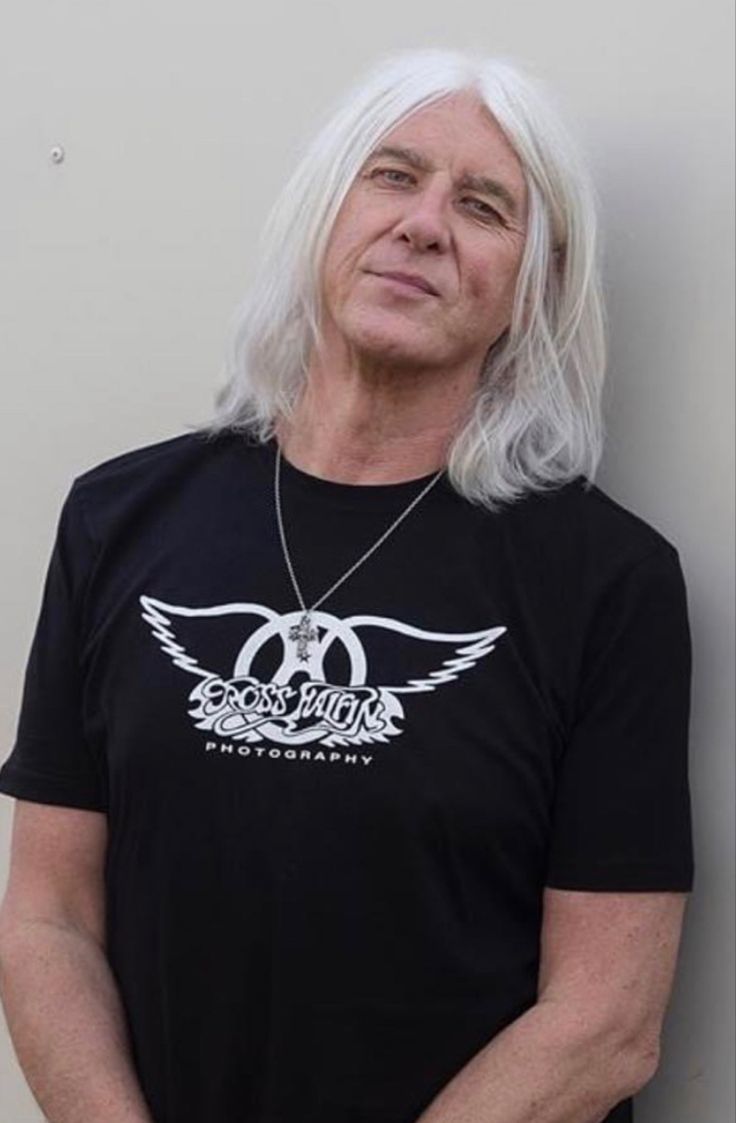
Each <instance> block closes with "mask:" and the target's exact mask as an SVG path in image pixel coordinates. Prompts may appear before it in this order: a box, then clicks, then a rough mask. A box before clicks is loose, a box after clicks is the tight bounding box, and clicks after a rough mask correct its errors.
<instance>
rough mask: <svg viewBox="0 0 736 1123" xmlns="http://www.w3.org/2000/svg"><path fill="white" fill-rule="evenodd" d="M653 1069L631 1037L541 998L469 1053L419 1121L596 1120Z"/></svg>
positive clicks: (539, 1122) (534, 1122)
mask: <svg viewBox="0 0 736 1123" xmlns="http://www.w3.org/2000/svg"><path fill="white" fill-rule="evenodd" d="M654 1067H655V1062H654V1061H653V1059H652V1058H650V1059H649V1060H647V1059H646V1058H645V1057H642V1051H641V1048H640V1047H639V1046H638V1045H636V1044H635V1043H634V1042H633V1041H627V1040H626V1039H625V1038H624V1037H623V1036H621V1037H620V1038H617V1037H616V1036H615V1035H614V1034H612V1033H611V1031H610V1030H604V1029H602V1028H594V1026H593V1025H592V1024H591V1022H589V1023H588V1024H586V1020H585V1018H584V1017H582V1016H580V1015H578V1016H576V1017H575V1018H571V1017H570V1016H569V1015H568V1014H567V1013H561V1012H560V1011H559V1010H558V1009H556V1008H555V1006H554V1005H553V1004H552V1003H548V1004H545V1003H540V1004H538V1005H536V1006H533V1007H532V1008H531V1009H530V1010H528V1011H527V1012H526V1013H525V1014H523V1015H522V1016H521V1017H520V1018H517V1020H516V1021H514V1022H512V1023H511V1025H509V1026H507V1027H506V1029H505V1030H503V1032H501V1033H500V1034H498V1035H497V1036H496V1037H494V1038H493V1040H492V1041H490V1042H489V1044H488V1045H486V1046H485V1047H484V1048H483V1049H481V1051H480V1052H479V1053H477V1054H476V1055H475V1056H474V1057H472V1058H471V1059H470V1061H469V1062H468V1063H467V1064H466V1065H465V1066H464V1067H463V1068H462V1069H461V1070H460V1072H458V1073H457V1074H456V1075H455V1076H454V1077H453V1079H452V1080H451V1081H450V1082H449V1083H448V1084H447V1085H446V1086H445V1087H444V1088H442V1090H441V1091H440V1092H439V1094H438V1095H437V1096H436V1097H435V1099H434V1100H433V1101H432V1103H431V1104H430V1105H429V1106H428V1107H427V1108H426V1110H425V1111H424V1112H423V1113H422V1115H421V1116H420V1117H419V1120H417V1123H601V1120H604V1119H605V1117H606V1115H607V1114H608V1113H609V1112H610V1111H611V1110H612V1109H613V1108H614V1107H615V1106H616V1104H618V1103H620V1102H621V1101H622V1100H624V1099H626V1098H627V1096H630V1095H633V1094H634V1093H635V1092H637V1091H638V1090H639V1089H640V1088H641V1087H643V1085H644V1084H646V1083H647V1080H648V1079H649V1078H650V1076H651V1075H652V1074H653V1070H654Z"/></svg>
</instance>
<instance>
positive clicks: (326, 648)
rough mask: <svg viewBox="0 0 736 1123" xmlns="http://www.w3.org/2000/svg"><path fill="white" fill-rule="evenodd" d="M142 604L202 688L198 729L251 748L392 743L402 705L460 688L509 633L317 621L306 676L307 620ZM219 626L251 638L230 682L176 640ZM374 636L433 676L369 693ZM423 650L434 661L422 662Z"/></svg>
mask: <svg viewBox="0 0 736 1123" xmlns="http://www.w3.org/2000/svg"><path fill="white" fill-rule="evenodd" d="M139 599H140V604H141V606H142V616H143V619H144V620H145V621H146V623H147V624H148V625H149V626H150V628H151V631H152V633H153V635H154V637H155V639H156V640H157V641H158V643H159V645H160V647H161V649H162V651H164V652H165V653H166V654H167V655H168V656H169V657H170V659H171V660H172V662H173V664H174V665H175V666H177V667H179V668H180V669H181V670H183V671H186V672H187V674H189V675H192V676H194V677H195V678H196V680H197V681H196V683H195V685H194V686H193V688H192V690H191V691H190V693H189V698H188V701H189V702H190V704H191V705H190V709H189V711H188V712H189V715H190V717H191V718H192V719H193V720H194V724H195V727H196V728H197V729H205V730H211V731H213V732H214V733H216V734H218V735H219V736H222V737H228V738H230V739H232V740H240V741H247V742H257V741H262V740H266V739H267V740H269V741H273V742H277V743H280V744H288V745H298V744H306V743H308V742H314V741H319V742H320V743H321V744H323V745H328V746H349V745H364V744H372V743H376V742H388V741H389V739H390V738H392V737H395V736H396V735H397V734H399V733H401V726H400V724H399V723H400V722H401V720H402V719H403V718H404V716H405V715H404V707H403V705H402V702H401V696H402V695H405V694H416V693H420V692H426V691H433V690H436V689H437V687H439V686H442V685H444V684H445V683H449V682H452V681H453V680H455V679H457V678H458V676H459V675H461V674H462V673H463V672H464V671H467V670H468V669H469V668H471V667H473V666H474V665H475V664H476V663H477V662H478V660H480V659H482V658H483V657H484V656H486V655H488V654H489V653H490V652H491V651H493V649H494V647H495V646H496V641H497V640H498V639H499V637H500V636H502V635H503V633H504V632H505V631H506V628H505V627H502V626H501V627H495V628H485V629H482V630H481V631H477V632H435V631H429V630H427V629H425V628H418V627H415V626H414V625H412V624H406V623H404V622H403V621H400V620H394V619H391V618H389V617H385V616H368V615H364V616H349V617H345V618H340V617H338V616H333V615H332V614H331V613H328V612H322V611H314V612H312V613H311V614H310V628H311V630H310V633H309V638H310V641H311V650H310V654H309V656H308V666H306V665H305V658H304V655H303V654H301V651H302V648H301V647H300V644H299V641H298V640H296V639H295V637H296V636H298V635H302V636H303V634H304V633H303V621H304V616H303V613H301V612H291V613H279V612H275V611H273V610H272V609H270V608H267V607H266V606H265V605H262V604H256V603H252V602H251V603H249V602H234V603H230V604H218V605H212V606H210V607H204V608H189V607H186V606H184V605H176V604H167V603H166V602H165V601H161V600H157V599H156V598H155V597H150V596H141V597H140V598H139ZM214 617H223V618H227V619H228V621H229V622H230V623H231V624H233V623H235V624H237V625H238V627H239V623H238V622H239V619H240V618H242V623H243V627H244V630H245V632H246V638H245V640H244V641H243V642H242V643H241V644H240V647H239V649H238V650H237V652H236V655H235V660H234V664H233V667H232V670H231V672H230V673H229V674H223V673H222V671H221V670H212V669H210V668H208V667H206V666H202V664H201V663H200V661H199V659H198V658H197V657H196V656H195V655H193V654H192V653H191V652H190V651H188V650H187V649H186V647H185V646H184V645H183V644H182V643H181V642H180V641H179V639H178V638H177V628H178V629H179V631H181V629H182V626H183V622H184V621H185V620H191V619H192V618H198V619H201V620H204V619H205V618H214ZM300 629H302V630H300ZM375 630H377V631H375ZM371 635H375V636H380V638H381V640H382V642H384V643H385V642H386V641H387V640H391V639H393V640H394V641H396V640H398V639H399V638H400V639H401V640H402V642H403V643H405V644H410V645H412V646H414V645H419V646H420V649H421V650H420V662H421V663H423V664H425V665H428V666H429V669H427V670H426V672H425V673H423V674H422V675H421V676H420V677H415V678H409V679H408V680H407V681H405V682H394V683H382V684H380V685H378V684H374V683H369V682H368V657H367V655H366V650H365V646H364V642H363V641H362V640H361V638H360V637H363V640H365V641H368V640H369V637H371ZM438 645H440V646H441V647H444V648H445V650H446V651H447V654H446V655H445V658H444V659H442V661H441V662H439V665H438V666H434V667H433V668H432V664H431V662H430V660H431V657H432V655H433V654H434V653H435V651H436V647H437V646H438ZM369 646H370V644H369ZM425 648H426V657H424V656H423V655H422V654H421V653H422V652H424V649H425ZM266 649H268V651H270V652H273V651H274V650H275V651H276V652H277V653H278V654H277V656H276V657H275V659H274V657H273V656H271V661H272V664H273V665H272V666H271V668H270V673H269V674H268V676H267V677H266V676H264V675H263V673H262V672H261V673H260V674H257V673H256V668H255V664H256V662H257V661H258V660H263V658H264V652H265V651H266ZM335 652H337V653H338V655H339V666H340V667H341V668H343V669H344V674H343V676H342V677H344V678H346V679H347V681H345V682H332V681H330V680H329V679H328V675H327V673H326V663H327V661H328V660H329V659H330V658H331V657H332V658H333V660H334V658H335ZM435 658H436V656H435ZM333 665H335V664H334V663H333ZM333 677H334V676H333Z"/></svg>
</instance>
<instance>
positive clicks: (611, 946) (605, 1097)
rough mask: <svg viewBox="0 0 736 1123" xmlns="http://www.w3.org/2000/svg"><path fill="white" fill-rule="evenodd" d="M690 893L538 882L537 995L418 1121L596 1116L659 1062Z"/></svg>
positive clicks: (512, 1122)
mask: <svg viewBox="0 0 736 1123" xmlns="http://www.w3.org/2000/svg"><path fill="white" fill-rule="evenodd" d="M686 899H687V898H686V895H685V894H684V893H633V892H628V893H602V892H577V891H576V892H571V891H567V890H559V889H546V890H545V898H544V917H543V925H542V941H541V962H540V976H539V994H538V1000H537V1002H536V1004H535V1005H534V1006H532V1007H531V1008H530V1009H529V1010H527V1011H526V1012H525V1013H524V1014H523V1015H522V1016H521V1017H520V1018H517V1019H516V1021H514V1022H512V1023H511V1025H509V1026H507V1027H506V1028H505V1029H504V1030H503V1031H502V1032H501V1033H499V1034H498V1035H497V1036H496V1037H494V1038H493V1040H492V1041H491V1042H490V1043H489V1044H488V1045H486V1046H485V1048H483V1049H482V1050H481V1051H480V1052H479V1053H477V1054H476V1055H475V1056H474V1057H472V1058H471V1060H470V1061H469V1062H468V1064H467V1065H465V1066H464V1068H462V1069H461V1070H460V1072H459V1073H457V1074H456V1076H455V1077H454V1078H453V1079H452V1080H451V1081H450V1083H449V1084H447V1085H446V1086H445V1087H444V1088H443V1089H442V1090H441V1091H440V1093H439V1094H438V1096H436V1097H435V1099H434V1100H433V1101H432V1103H431V1104H430V1105H429V1107H428V1108H427V1109H426V1110H425V1111H424V1112H423V1113H422V1115H421V1116H420V1119H419V1120H418V1121H417V1123H601V1120H603V1119H605V1117H606V1115H607V1114H608V1112H609V1111H611V1110H612V1109H613V1108H614V1107H615V1106H616V1104H618V1103H620V1102H621V1101H622V1100H624V1099H626V1098H627V1097H628V1096H631V1095H634V1094H635V1093H636V1092H638V1091H639V1090H640V1089H641V1088H642V1087H643V1086H644V1085H645V1084H646V1083H647V1082H648V1081H649V1080H650V1079H651V1078H652V1076H653V1075H654V1073H655V1071H656V1068H657V1064H658V1059H659V1042H660V1033H661V1029H662V1023H663V1020H664V1016H665V1013H666V1007H667V1003H668V1001H669V995H670V991H671V987H672V981H673V978H674V971H675V965H676V960H677V952H678V948H679V942H680V934H681V929H682V921H683V917H684V911H685V903H686Z"/></svg>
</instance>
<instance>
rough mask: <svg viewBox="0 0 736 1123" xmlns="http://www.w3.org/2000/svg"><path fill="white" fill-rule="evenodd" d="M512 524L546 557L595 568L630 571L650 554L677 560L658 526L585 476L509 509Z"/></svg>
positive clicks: (536, 495)
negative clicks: (537, 543)
mask: <svg viewBox="0 0 736 1123" xmlns="http://www.w3.org/2000/svg"><path fill="white" fill-rule="evenodd" d="M510 515H511V519H510V521H511V522H512V523H515V524H516V525H517V526H518V527H519V528H524V527H527V528H528V532H529V534H530V535H533V536H535V537H537V538H538V539H539V541H540V545H542V546H543V548H544V552H545V553H546V554H548V555H551V554H554V555H556V556H560V557H561V558H562V559H563V560H564V559H570V560H572V559H573V558H574V557H577V558H580V559H581V560H585V561H587V562H588V563H589V564H590V565H591V566H593V567H594V568H595V569H601V570H610V569H611V568H616V569H619V568H620V567H623V568H628V567H630V566H632V565H635V564H637V563H638V562H639V561H643V560H644V559H645V558H646V557H648V556H649V555H652V554H655V553H663V554H669V555H676V554H677V548H676V546H675V544H674V542H672V541H671V540H670V539H669V538H668V537H667V536H666V535H665V534H664V533H663V531H662V529H661V528H660V527H659V526H658V525H656V523H655V522H652V521H649V520H648V519H645V518H644V517H643V516H642V515H641V514H639V513H638V512H636V511H635V510H633V508H632V507H630V506H628V505H627V504H625V503H623V502H622V501H620V500H619V499H615V498H614V497H613V496H612V495H611V494H610V493H609V492H608V491H605V490H604V489H603V488H602V487H600V486H599V485H598V484H595V483H593V482H592V481H591V480H589V479H587V477H585V476H577V477H576V478H575V479H573V480H570V481H568V482H567V483H565V484H563V485H561V486H559V487H557V488H553V489H550V490H548V491H538V492H533V493H530V494H528V495H527V496H526V497H525V498H524V499H523V500H522V501H521V502H519V503H517V504H514V505H512V507H511V508H510Z"/></svg>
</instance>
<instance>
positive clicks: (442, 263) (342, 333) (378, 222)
mask: <svg viewBox="0 0 736 1123" xmlns="http://www.w3.org/2000/svg"><path fill="white" fill-rule="evenodd" d="M526 209H527V192H526V186H525V182H524V175H523V172H522V168H521V165H520V163H519V160H518V158H517V156H516V154H515V152H514V150H513V148H512V147H511V145H510V144H509V142H508V141H507V140H506V138H505V137H504V135H503V133H502V132H501V129H500V128H499V126H498V125H497V124H496V123H495V120H494V119H493V118H492V117H491V115H490V114H489V113H488V111H487V110H486V109H485V107H483V106H481V105H480V104H479V103H478V102H477V101H476V100H475V99H474V98H473V97H472V95H470V94H468V93H465V92H463V93H461V94H456V95H453V96H452V97H450V98H447V99H445V100H443V101H442V102H439V103H437V104H435V105H430V106H427V107H425V108H423V109H421V110H418V111H417V112H416V113H414V114H413V115H412V116H411V117H410V118H408V119H407V120H406V121H404V122H403V123H402V124H400V125H399V126H398V127H397V128H395V129H394V130H392V131H391V132H390V133H389V134H388V135H387V136H385V137H384V138H383V139H382V140H381V142H380V144H379V145H377V146H376V148H375V149H374V151H373V152H372V154H371V155H370V156H369V158H368V159H367V161H366V162H365V164H364V165H363V167H362V168H361V170H360V172H359V173H358V175H357V176H356V178H355V181H354V182H353V184H352V185H351V187H350V190H349V192H348V195H347V196H346V198H345V201H344V203H343V206H342V208H341V210H340V212H339V214H338V216H337V219H336V222H335V224H334V227H333V230H332V233H331V237H330V240H329V244H328V247H327V252H326V255H325V262H324V269H323V274H322V292H323V300H324V309H325V314H324V322H323V329H324V333H325V339H326V342H327V345H328V346H330V345H333V346H338V347H343V348H345V349H346V350H347V351H348V352H356V353H359V354H361V355H363V356H364V357H368V356H370V357H372V358H373V359H374V360H376V361H377V362H379V363H380V362H392V363H398V364H406V365H410V366H418V367H419V366H421V367H426V366H439V367H442V368H444V369H445V370H447V369H448V368H451V367H453V368H458V367H460V366H463V367H467V366H468V365H471V366H473V367H474V368H475V369H477V370H480V367H481V365H482V363H483V359H484V357H485V355H486V352H487V351H488V348H489V347H490V346H491V344H492V343H493V342H495V340H496V339H498V337H499V336H500V335H501V334H502V333H503V332H504V331H505V329H506V328H507V327H508V324H509V322H510V319H511V310H512V307H513V301H514V291H515V287H516V280H517V276H518V272H519V266H520V264H521V258H522V254H523V250H524V238H525V224H526ZM388 273H399V274H404V275H413V276H414V278H415V283H411V282H407V281H402V280H400V279H399V280H396V279H392V278H390V277H388V276H387V274H388ZM417 279H419V280H418V281H417ZM422 281H423V282H424V286H423V287H419V286H420V285H421V283H422ZM427 288H430V290H431V291H427Z"/></svg>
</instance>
